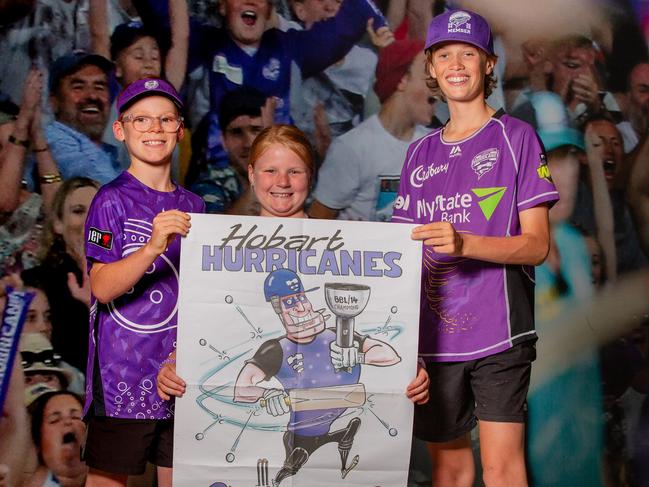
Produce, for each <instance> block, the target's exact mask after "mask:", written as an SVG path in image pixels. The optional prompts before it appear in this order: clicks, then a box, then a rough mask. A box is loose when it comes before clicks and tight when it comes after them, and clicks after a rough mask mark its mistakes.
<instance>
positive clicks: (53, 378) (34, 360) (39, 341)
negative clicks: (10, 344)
mask: <svg viewBox="0 0 649 487" xmlns="http://www.w3.org/2000/svg"><path fill="white" fill-rule="evenodd" d="M20 356H21V358H22V366H23V369H24V372H25V386H26V387H31V386H34V385H36V384H44V385H45V386H47V387H49V388H50V389H52V390H54V391H61V390H67V391H72V392H74V393H77V394H82V393H83V390H84V385H85V384H84V379H83V374H82V373H81V372H80V371H79V370H78V369H75V368H74V367H72V366H71V365H70V364H68V363H66V362H64V361H63V360H62V359H61V356H60V355H59V354H58V353H56V352H55V351H54V349H53V348H52V344H51V343H50V341H49V340H48V339H47V338H46V337H45V336H43V335H42V334H40V333H26V332H23V334H22V335H21V337H20Z"/></svg>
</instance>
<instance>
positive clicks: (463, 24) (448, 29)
mask: <svg viewBox="0 0 649 487" xmlns="http://www.w3.org/2000/svg"><path fill="white" fill-rule="evenodd" d="M441 42H466V43H467V44H471V45H473V46H475V47H478V48H480V49H482V50H483V51H484V52H486V53H487V54H491V55H492V56H493V55H494V41H493V36H492V35H491V28H490V27H489V24H488V23H487V21H486V20H485V19H484V17H482V16H480V15H478V14H477V13H475V12H471V11H469V10H449V11H447V12H444V13H443V14H441V15H438V16H437V17H434V18H433V20H432V22H431V23H430V25H429V26H428V35H427V36H426V47H425V48H424V49H428V48H430V47H432V46H434V45H436V44H439V43H441Z"/></svg>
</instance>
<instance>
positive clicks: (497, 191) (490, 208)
mask: <svg viewBox="0 0 649 487" xmlns="http://www.w3.org/2000/svg"><path fill="white" fill-rule="evenodd" d="M471 191H473V194H475V195H476V196H477V197H478V198H481V199H480V200H478V206H480V209H481V210H482V214H483V215H484V217H485V218H486V219H487V221H489V220H490V219H491V215H493V214H494V211H496V207H497V206H498V203H500V200H501V199H503V195H504V194H505V191H507V188H506V187H500V188H473V189H472V190H471Z"/></svg>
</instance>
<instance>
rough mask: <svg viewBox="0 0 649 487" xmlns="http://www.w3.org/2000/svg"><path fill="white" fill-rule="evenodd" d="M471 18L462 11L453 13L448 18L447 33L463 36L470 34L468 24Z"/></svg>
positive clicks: (469, 25)
mask: <svg viewBox="0 0 649 487" xmlns="http://www.w3.org/2000/svg"><path fill="white" fill-rule="evenodd" d="M469 20H471V16H470V15H469V14H468V13H466V12H463V11H461V10H460V11H459V12H455V13H454V14H452V15H451V16H450V17H449V18H448V32H449V33H451V32H462V33H464V34H470V33H471V24H470V23H469Z"/></svg>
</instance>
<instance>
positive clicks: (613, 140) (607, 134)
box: [571, 118, 647, 281]
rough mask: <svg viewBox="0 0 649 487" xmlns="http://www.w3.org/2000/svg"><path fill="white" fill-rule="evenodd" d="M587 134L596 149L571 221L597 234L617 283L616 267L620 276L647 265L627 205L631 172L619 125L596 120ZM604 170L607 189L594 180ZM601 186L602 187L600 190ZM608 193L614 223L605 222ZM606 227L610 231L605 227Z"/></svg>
mask: <svg viewBox="0 0 649 487" xmlns="http://www.w3.org/2000/svg"><path fill="white" fill-rule="evenodd" d="M585 130H586V134H587V135H588V134H589V133H590V134H592V139H593V147H592V151H591V154H590V157H589V158H588V159H587V162H588V165H587V166H586V167H585V168H584V174H587V175H588V176H587V178H582V179H585V181H582V184H580V186H579V193H578V197H577V204H576V205H575V212H574V214H573V216H572V218H571V220H572V222H573V223H574V224H575V225H576V226H578V227H580V228H583V229H584V230H586V231H587V232H588V233H590V234H592V235H598V240H599V241H600V243H601V244H602V246H603V249H604V254H605V258H606V261H607V270H606V274H607V277H608V279H609V280H611V281H613V280H615V268H617V272H618V273H619V274H623V273H625V272H629V271H633V270H637V269H639V268H640V267H643V266H644V265H646V264H647V257H646V256H645V255H644V254H643V252H642V249H641V247H640V243H639V240H638V235H637V232H636V228H635V226H634V223H633V220H632V218H631V212H630V207H629V205H628V203H627V202H626V190H625V189H624V188H625V187H626V186H627V182H626V178H625V177H624V174H625V173H626V172H628V169H627V168H626V167H625V160H624V154H623V151H622V136H621V135H620V132H619V131H618V129H617V127H616V125H615V124H614V123H613V122H612V121H611V120H609V119H607V118H594V119H591V120H589V121H587V122H586V125H585ZM601 169H603V173H604V177H605V181H606V186H603V185H602V184H600V185H599V186H598V184H596V183H597V181H600V180H601V178H594V177H593V174H594V171H599V170H601ZM600 186H602V187H600ZM607 192H608V194H609V195H610V201H611V204H612V212H613V214H612V216H613V218H612V221H607V220H602V219H601V216H602V212H600V211H598V208H600V207H601V203H602V198H604V196H605V194H606V193H607ZM603 226H606V227H610V229H608V230H607V229H606V228H602V227H603ZM603 232H604V234H605V235H606V234H610V233H611V232H614V238H615V241H614V245H613V246H614V249H615V254H617V255H616V256H613V255H612V252H611V251H610V250H609V247H611V245H608V246H607V244H606V242H607V240H606V238H605V235H603V234H602V233H603Z"/></svg>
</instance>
